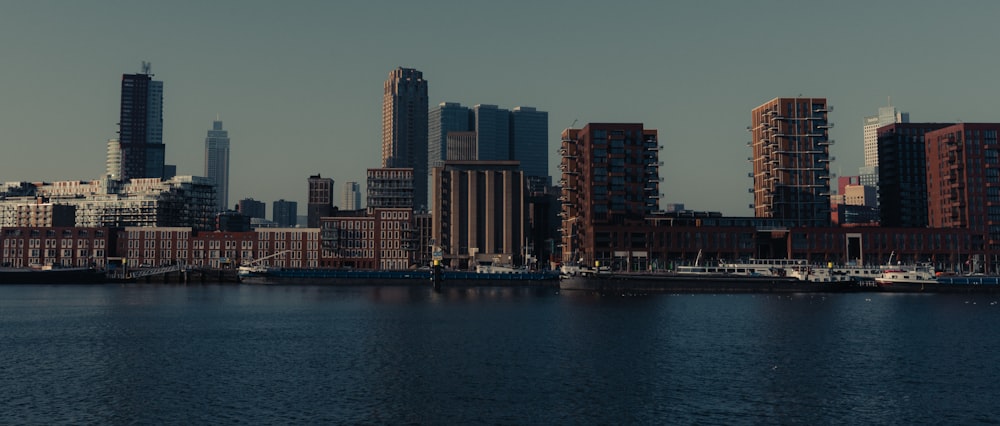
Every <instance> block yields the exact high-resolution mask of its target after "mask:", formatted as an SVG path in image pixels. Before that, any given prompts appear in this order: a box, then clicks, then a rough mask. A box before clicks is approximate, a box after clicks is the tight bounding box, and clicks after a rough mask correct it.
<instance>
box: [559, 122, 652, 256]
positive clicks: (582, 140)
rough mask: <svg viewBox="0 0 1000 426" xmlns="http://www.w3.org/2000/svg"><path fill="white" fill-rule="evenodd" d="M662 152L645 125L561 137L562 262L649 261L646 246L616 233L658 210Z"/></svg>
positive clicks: (594, 127)
mask: <svg viewBox="0 0 1000 426" xmlns="http://www.w3.org/2000/svg"><path fill="white" fill-rule="evenodd" d="M660 148H661V147H660V145H659V142H658V139H657V131H656V130H655V129H644V128H643V125H642V123H590V124H587V125H586V126H584V127H583V128H582V129H566V130H564V131H563V132H562V146H561V148H560V149H559V153H560V155H561V156H562V162H561V164H560V166H559V168H560V170H562V179H561V180H560V186H562V195H561V197H560V201H562V212H561V213H560V216H561V217H562V224H561V231H562V241H561V245H562V261H563V262H579V261H580V259H583V260H584V262H593V261H597V260H601V259H613V258H615V257H619V258H621V257H629V258H631V257H633V256H634V257H636V258H642V259H648V255H649V254H648V248H647V247H646V245H645V243H644V242H642V241H626V242H625V243H624V244H621V243H620V242H619V241H616V240H617V238H615V237H616V235H613V233H614V231H612V229H614V228H615V227H619V226H635V225H638V224H643V223H644V220H645V218H646V217H647V216H650V215H652V214H653V213H654V212H656V211H658V210H659V198H660V192H659V186H660V182H661V180H660V176H659V167H660V166H662V163H661V162H660V161H659V159H658V158H659V155H658V152H659V150H660ZM642 262H645V261H642ZM640 263H641V262H640ZM589 264H590V265H592V264H593V263H589Z"/></svg>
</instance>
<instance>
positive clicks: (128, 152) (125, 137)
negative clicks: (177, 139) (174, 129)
mask: <svg viewBox="0 0 1000 426" xmlns="http://www.w3.org/2000/svg"><path fill="white" fill-rule="evenodd" d="M118 126H119V127H118V141H119V144H120V147H121V148H120V152H121V180H127V179H136V178H163V166H164V156H165V149H164V145H163V82H162V81H156V80H153V74H152V73H151V71H150V64H149V63H148V62H143V63H142V72H141V73H138V74H123V75H122V83H121V104H120V114H119V119H118Z"/></svg>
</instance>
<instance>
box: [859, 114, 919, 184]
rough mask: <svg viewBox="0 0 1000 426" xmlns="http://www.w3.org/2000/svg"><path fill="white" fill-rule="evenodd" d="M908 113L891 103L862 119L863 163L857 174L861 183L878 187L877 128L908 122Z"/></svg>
mask: <svg viewBox="0 0 1000 426" xmlns="http://www.w3.org/2000/svg"><path fill="white" fill-rule="evenodd" d="M909 122H910V114H909V113H906V112H900V111H897V110H896V108H895V107H893V106H892V105H890V106H885V107H881V108H879V109H878V115H870V116H867V117H865V119H864V128H863V131H864V138H865V140H864V149H865V165H864V167H861V169H860V171H859V175H860V176H861V184H862V185H868V186H874V187H876V188H878V166H879V159H878V129H879V127H882V126H886V125H889V124H894V123H909Z"/></svg>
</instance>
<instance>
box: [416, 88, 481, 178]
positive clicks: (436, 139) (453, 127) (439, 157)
mask: <svg viewBox="0 0 1000 426" xmlns="http://www.w3.org/2000/svg"><path fill="white" fill-rule="evenodd" d="M474 129H475V127H474V125H473V124H472V111H470V110H469V108H467V107H464V106H462V105H461V104H459V103H456V102H442V103H441V104H440V105H438V106H437V108H434V109H432V110H431V111H430V112H429V113H428V119H427V143H428V144H429V147H428V150H429V151H428V157H427V166H428V168H429V169H430V168H434V167H440V166H442V165H443V164H444V162H445V160H449V159H450V158H448V151H449V149H450V148H451V147H450V145H449V144H448V135H449V133H452V132H470V131H472V130H474Z"/></svg>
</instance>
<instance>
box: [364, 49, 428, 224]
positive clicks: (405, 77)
mask: <svg viewBox="0 0 1000 426" xmlns="http://www.w3.org/2000/svg"><path fill="white" fill-rule="evenodd" d="M383 88H384V91H383V98H382V167H383V168H388V169H391V168H410V169H413V174H414V176H417V177H418V179H415V180H414V182H413V202H414V206H415V207H417V208H418V209H425V208H426V207H427V158H428V142H427V137H428V133H427V125H428V121H427V120H428V111H427V107H428V105H427V80H424V77H423V73H421V72H420V71H417V70H415V69H412V68H397V69H395V70H393V71H392V72H390V73H389V78H388V79H386V81H385V84H384V87H383ZM369 207H370V206H369Z"/></svg>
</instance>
